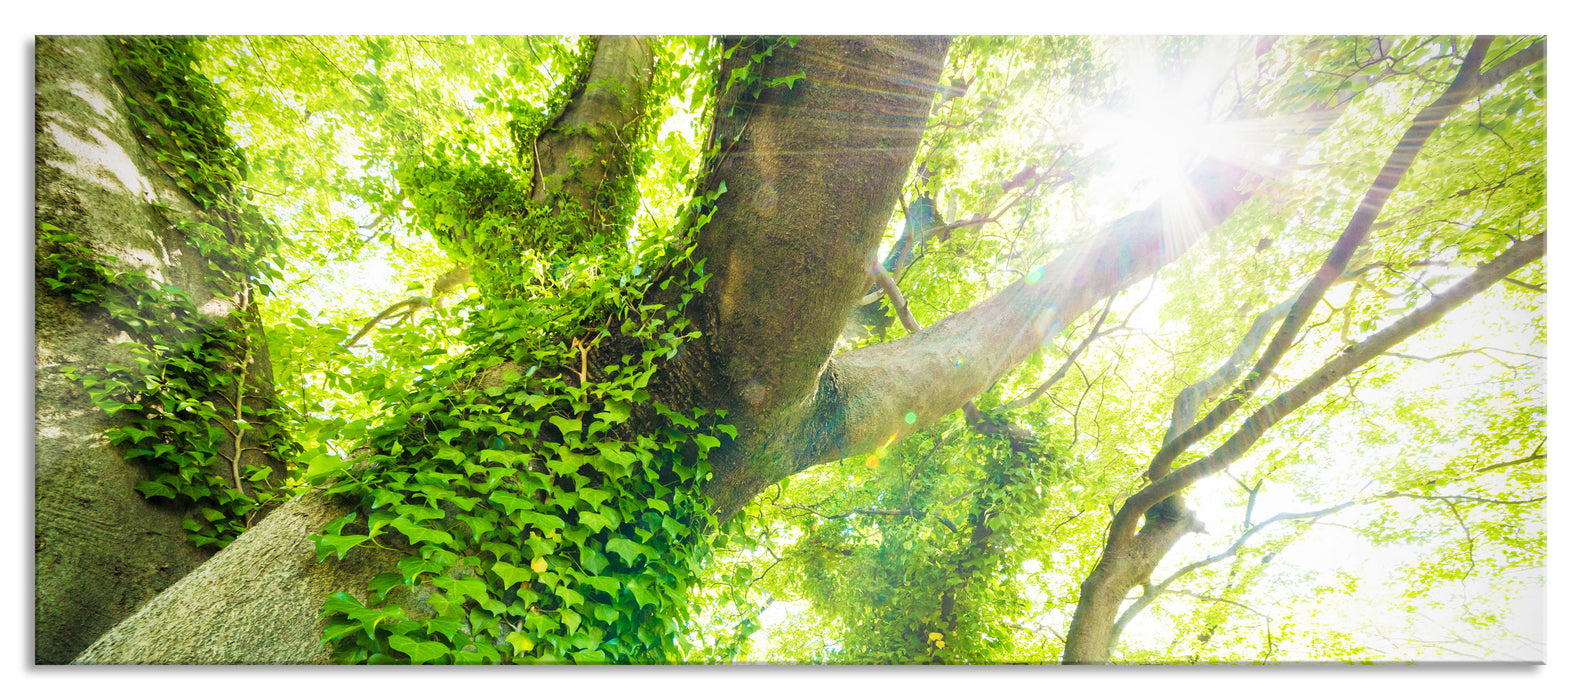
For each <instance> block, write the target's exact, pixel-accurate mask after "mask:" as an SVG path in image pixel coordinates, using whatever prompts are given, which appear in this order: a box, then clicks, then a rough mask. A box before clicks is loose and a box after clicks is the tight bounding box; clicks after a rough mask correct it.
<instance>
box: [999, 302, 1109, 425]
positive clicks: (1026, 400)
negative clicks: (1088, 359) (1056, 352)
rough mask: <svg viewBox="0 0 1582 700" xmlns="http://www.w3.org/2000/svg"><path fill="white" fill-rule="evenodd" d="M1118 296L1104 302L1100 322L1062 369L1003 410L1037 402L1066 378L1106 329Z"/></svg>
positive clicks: (1005, 406)
mask: <svg viewBox="0 0 1582 700" xmlns="http://www.w3.org/2000/svg"><path fill="white" fill-rule="evenodd" d="M1116 296H1118V295H1115V294H1111V295H1110V298H1109V300H1108V301H1106V302H1104V310H1103V311H1102V312H1100V313H1099V320H1097V321H1094V322H1093V330H1092V332H1090V333H1088V337H1087V338H1086V339H1084V340H1083V341H1082V344H1081V345H1078V346H1077V349H1075V350H1072V351H1071V353H1070V354H1068V355H1066V361H1065V362H1064V363H1063V364H1061V365H1060V369H1058V370H1055V373H1054V374H1052V375H1050V376H1049V379H1047V380H1044V383H1043V384H1040V385H1038V388H1037V389H1035V390H1033V393H1031V394H1028V395H1027V396H1024V397H1022V398H1019V399H1017V400H1015V401H1012V402H1010V403H1008V404H1005V405H1004V406H1003V407H1001V410H1010V409H1016V408H1021V407H1023V406H1026V405H1028V404H1030V403H1032V402H1034V401H1037V400H1038V398H1039V397H1040V396H1043V395H1044V392H1047V391H1049V389H1050V387H1053V386H1054V385H1055V383H1056V382H1058V381H1060V379H1061V377H1064V376H1066V371H1067V370H1069V369H1071V365H1072V364H1075V363H1076V361H1077V357H1079V356H1081V355H1082V351H1083V350H1086V349H1088V345H1089V344H1091V343H1092V342H1093V341H1094V339H1096V338H1098V337H1099V329H1100V328H1103V327H1104V319H1106V318H1109V315H1110V305H1111V304H1113V303H1115V297H1116Z"/></svg>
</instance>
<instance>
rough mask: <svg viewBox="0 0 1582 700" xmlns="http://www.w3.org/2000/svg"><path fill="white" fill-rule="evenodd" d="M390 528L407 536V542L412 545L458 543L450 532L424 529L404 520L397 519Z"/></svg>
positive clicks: (447, 544)
mask: <svg viewBox="0 0 1582 700" xmlns="http://www.w3.org/2000/svg"><path fill="white" fill-rule="evenodd" d="M390 527H393V528H395V530H396V532H399V533H401V534H403V535H406V538H407V540H408V541H410V542H411V543H412V544H420V543H423V542H433V543H434V544H437V545H441V546H449V545H452V544H455V542H456V538H454V537H451V536H450V533H448V532H445V531H443V530H435V529H434V528H430V527H423V526H422V525H418V524H417V523H414V522H411V521H408V520H406V519H404V518H396V519H395V520H392V521H390Z"/></svg>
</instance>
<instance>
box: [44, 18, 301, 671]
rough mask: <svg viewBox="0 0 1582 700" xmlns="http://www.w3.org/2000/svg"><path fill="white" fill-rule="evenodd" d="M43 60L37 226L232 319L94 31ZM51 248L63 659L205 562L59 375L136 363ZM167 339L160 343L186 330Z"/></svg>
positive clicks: (86, 402) (185, 205)
mask: <svg viewBox="0 0 1582 700" xmlns="http://www.w3.org/2000/svg"><path fill="white" fill-rule="evenodd" d="M36 59H37V64H36V70H37V76H36V77H37V82H36V97H35V121H34V138H35V151H34V154H35V155H34V171H35V175H34V177H35V180H34V185H35V216H36V217H37V222H38V223H39V224H49V225H51V226H54V227H56V228H57V229H59V230H61V231H63V232H65V233H69V234H74V235H76V236H77V237H78V243H79V244H82V245H84V246H86V247H87V248H89V249H91V250H94V251H97V252H100V253H104V254H106V255H109V256H110V257H111V258H113V259H114V261H115V262H113V263H111V264H112V265H114V266H117V267H119V268H120V269H122V270H137V271H140V272H142V273H144V274H146V275H148V276H149V277H151V278H153V279H155V280H158V281H159V282H161V283H162V284H167V285H171V286H174V287H176V288H179V289H181V290H182V291H184V292H185V293H186V294H187V295H188V296H189V297H190V298H191V299H192V301H193V303H194V304H195V305H196V306H197V307H198V309H199V313H200V314H201V315H202V316H203V317H204V318H205V319H208V320H212V321H213V322H215V323H220V322H223V319H224V318H225V317H226V316H227V315H228V314H229V313H230V312H231V311H232V310H233V306H232V304H231V300H230V299H228V298H224V297H219V298H217V297H215V296H214V294H213V293H212V291H211V289H210V287H209V285H208V283H207V282H205V279H204V276H205V274H206V272H207V270H206V266H205V261H204V259H203V258H202V257H201V256H200V255H199V254H198V252H197V251H196V250H195V249H193V248H192V247H191V246H189V245H187V243H186V241H185V239H184V237H183V236H182V234H181V233H180V232H178V231H175V230H173V229H172V227H171V224H170V219H169V218H168V217H169V215H168V214H166V213H163V212H161V211H160V210H159V209H158V208H156V207H157V206H164V207H169V208H170V209H172V210H174V212H176V215H179V216H192V215H194V214H196V211H197V208H196V205H194V203H193V202H192V201H191V200H190V199H189V198H188V197H187V196H186V195H185V194H184V193H183V192H182V191H181V190H180V189H178V188H177V187H176V185H175V183H174V182H172V181H171V180H170V179H169V178H168V177H166V176H165V175H163V174H162V173H161V172H160V170H159V168H158V166H157V165H156V164H155V162H154V161H153V159H152V156H151V155H150V151H149V150H148V147H147V146H146V144H145V143H143V142H142V141H141V140H140V139H139V138H138V137H137V136H136V135H135V134H134V132H133V131H132V128H131V124H130V122H129V121H128V119H127V117H126V116H125V115H126V112H125V107H124V100H125V95H124V94H123V92H122V90H121V88H120V86H119V85H118V84H117V83H116V81H115V80H114V79H113V77H112V76H111V72H110V71H111V69H112V67H113V65H114V58H113V54H112V51H111V48H110V46H109V45H108V44H107V43H106V41H105V40H104V39H103V38H98V37H41V38H39V40H38V44H37V47H36ZM57 252H60V251H59V250H57V249H56V248H55V247H54V246H53V245H51V244H47V243H40V244H39V246H38V249H37V258H36V259H37V261H38V266H39V267H38V269H37V270H36V272H35V279H36V281H35V286H34V319H35V326H34V335H35V341H36V345H35V352H34V363H35V364H34V372H35V379H36V383H35V390H34V391H35V393H34V402H35V431H36V432H35V444H34V458H35V474H34V489H35V493H34V504H35V510H34V515H35V521H34V552H35V557H34V566H35V570H34V594H35V595H34V605H35V607H34V615H35V625H34V660H35V662H37V663H65V662H67V661H70V660H71V659H72V657H74V656H76V655H77V653H78V652H80V651H81V650H82V649H83V648H84V647H86V646H87V645H88V644H89V643H90V642H92V641H93V640H94V639H96V638H98V637H99V635H101V634H103V633H104V631H105V630H107V629H109V628H110V627H111V626H112V625H114V624H115V623H116V622H118V621H119V620H121V619H123V618H125V617H126V616H127V615H129V614H131V613H132V612H133V611H134V610H136V609H137V607H138V606H139V605H142V604H143V603H144V602H145V601H147V600H148V598H149V597H151V596H153V595H154V594H155V593H158V592H159V591H160V590H162V589H164V588H165V587H167V586H169V585H171V584H172V583H175V582H176V581H177V580H179V579H180V578H181V577H183V576H185V575H186V574H187V573H188V572H190V571H192V570H193V569H194V568H195V567H197V566H198V565H199V564H201V563H203V561H204V560H205V559H207V558H208V554H207V553H205V552H203V551H200V550H199V549H198V548H196V547H194V546H192V545H191V544H189V543H188V540H187V536H186V534H187V533H186V531H184V530H183V529H182V527H181V523H182V520H183V519H184V518H186V517H188V516H189V515H190V514H189V513H186V512H184V511H183V510H182V509H180V508H175V507H168V506H160V505H155V504H153V503H151V502H149V501H148V500H146V499H145V498H144V497H143V495H142V494H140V493H138V492H137V491H136V490H134V489H133V486H134V485H135V484H137V483H138V482H140V481H144V480H147V479H148V478H149V474H148V473H147V471H146V470H145V469H143V468H141V467H139V466H136V465H134V464H131V463H129V462H127V461H125V460H124V459H123V458H122V457H121V450H120V449H116V448H112V447H111V446H110V445H109V444H108V442H107V440H106V438H105V437H104V433H105V431H106V430H108V429H110V428H111V427H113V426H115V425H117V424H119V422H120V421H118V420H117V419H113V418H110V417H109V416H107V415H106V414H105V413H104V411H102V410H100V409H99V408H98V407H96V406H95V405H94V404H93V402H92V401H91V400H90V398H89V396H88V394H87V392H86V391H84V390H83V388H82V386H81V385H80V384H79V383H78V382H76V381H73V380H71V379H69V378H67V377H66V376H64V375H63V374H62V372H61V369H60V368H61V367H62V366H72V367H77V368H82V369H85V370H88V371H94V370H96V369H99V368H103V367H105V366H106V365H108V364H111V363H125V364H131V363H130V362H129V361H128V359H129V358H128V355H127V353H126V351H124V350H122V349H120V348H118V347H116V344H117V343H119V342H123V341H126V340H129V337H128V336H127V333H126V332H125V329H123V328H120V327H118V326H117V325H116V324H115V323H114V322H113V321H112V320H111V318H110V317H109V315H108V314H107V313H106V312H105V311H104V310H103V309H102V308H100V307H98V306H96V305H92V304H85V303H82V302H79V301H76V300H73V299H72V298H71V297H70V296H69V293H70V292H71V291H72V290H69V289H66V290H59V291H57V290H53V289H51V288H50V287H49V286H48V285H46V284H44V283H43V282H42V281H37V280H42V279H43V278H44V277H46V276H47V275H48V274H51V273H53V272H54V270H53V269H47V268H51V265H50V264H48V263H47V262H46V258H47V256H48V255H50V254H52V253H57ZM152 332H153V333H156V334H158V333H162V332H164V329H153V331H152ZM174 336H175V334H174V332H173V331H172V332H170V333H168V334H167V335H166V336H165V337H164V338H163V339H164V340H169V341H177V340H179V339H180V338H178V337H174ZM268 366H269V363H268V358H267V353H262V352H261V353H258V354H257V356H255V362H254V363H253V365H252V367H251V370H252V371H253V372H254V374H255V376H257V378H258V380H259V381H261V382H262V383H264V384H267V381H268V380H267V376H261V375H262V374H263V373H266V372H267V368H268ZM254 454H255V453H253V452H248V453H247V456H248V457H249V458H251V457H253V455H254ZM228 474H229V470H228V469H227V475H228ZM227 478H229V477H228V476H227Z"/></svg>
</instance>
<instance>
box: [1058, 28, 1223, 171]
mask: <svg viewBox="0 0 1582 700" xmlns="http://www.w3.org/2000/svg"><path fill="white" fill-rule="evenodd" d="M1233 54H1234V48H1233V47H1228V46H1222V45H1220V44H1217V43H1210V44H1209V45H1207V46H1206V47H1205V48H1204V50H1203V51H1202V52H1201V53H1200V54H1199V56H1198V57H1197V58H1196V59H1195V60H1194V61H1193V62H1192V63H1191V64H1190V65H1189V66H1187V67H1185V68H1184V69H1179V70H1174V71H1169V72H1166V71H1162V70H1161V67H1160V65H1159V64H1158V62H1157V60H1156V56H1157V55H1158V54H1157V52H1155V51H1153V50H1146V49H1145V48H1144V47H1141V46H1138V45H1136V44H1133V45H1130V46H1126V47H1123V48H1122V50H1121V61H1120V65H1119V66H1118V68H1119V71H1118V77H1119V79H1120V81H1121V84H1122V86H1123V88H1122V92H1121V96H1120V98H1119V99H1117V100H1116V101H1115V102H1113V103H1112V105H1113V106H1111V107H1107V108H1104V109H1101V110H1099V111H1098V112H1096V113H1095V114H1093V115H1092V116H1091V117H1090V118H1089V119H1088V120H1087V121H1086V124H1085V127H1084V129H1083V132H1082V133H1083V141H1084V142H1085V144H1086V145H1087V146H1088V147H1089V148H1090V149H1092V150H1093V151H1095V152H1100V153H1103V154H1104V159H1105V160H1106V161H1108V162H1109V163H1110V164H1111V171H1110V176H1109V177H1111V178H1112V179H1113V181H1114V184H1115V186H1117V187H1122V188H1141V189H1142V190H1143V192H1144V193H1145V196H1147V197H1149V198H1157V197H1161V196H1170V195H1180V194H1183V193H1184V189H1185V184H1186V183H1185V177H1186V175H1187V173H1188V172H1189V171H1190V170H1191V168H1192V167H1193V165H1194V164H1195V163H1196V162H1197V161H1198V160H1199V159H1200V158H1202V157H1203V156H1205V155H1213V156H1220V157H1223V156H1224V155H1226V154H1229V153H1231V152H1233V151H1236V150H1237V144H1236V143H1235V139H1234V138H1233V137H1232V130H1231V129H1230V128H1228V126H1227V125H1226V124H1224V123H1221V122H1216V121H1215V119H1214V110H1213V105H1214V97H1215V94H1216V92H1217V91H1218V90H1217V89H1218V88H1219V87H1220V86H1221V82H1222V79H1223V77H1224V76H1225V74H1226V71H1227V69H1228V68H1229V64H1230V60H1231V58H1230V57H1231V56H1232V55H1233Z"/></svg>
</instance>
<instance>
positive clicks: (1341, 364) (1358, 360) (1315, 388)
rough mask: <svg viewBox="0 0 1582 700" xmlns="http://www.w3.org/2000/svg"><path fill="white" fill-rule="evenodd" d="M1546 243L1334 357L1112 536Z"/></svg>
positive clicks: (1515, 249) (1141, 497)
mask: <svg viewBox="0 0 1582 700" xmlns="http://www.w3.org/2000/svg"><path fill="white" fill-rule="evenodd" d="M1546 240H1547V234H1544V233H1540V234H1538V235H1536V236H1533V237H1532V238H1528V239H1526V240H1522V241H1518V242H1517V243H1516V244H1514V245H1512V246H1511V247H1510V248H1507V249H1506V250H1505V252H1503V253H1500V254H1499V255H1498V256H1495V258H1494V259H1492V260H1490V261H1488V262H1486V263H1484V264H1482V265H1479V266H1478V268H1477V270H1475V271H1474V272H1473V273H1472V274H1470V275H1467V276H1466V277H1465V278H1462V279H1461V281H1459V282H1457V283H1456V284H1455V285H1453V286H1452V287H1451V288H1450V289H1447V290H1445V291H1444V292H1443V293H1442V294H1440V295H1438V296H1437V297H1435V298H1434V299H1433V300H1432V301H1430V302H1429V303H1427V304H1425V305H1423V306H1420V307H1418V308H1417V309H1416V310H1414V311H1412V312H1411V313H1409V314H1407V315H1406V316H1404V317H1402V318H1401V319H1399V320H1397V321H1396V322H1395V323H1392V324H1390V326H1389V327H1387V328H1385V329H1384V330H1381V331H1379V332H1378V333H1375V334H1373V335H1372V336H1369V337H1368V338H1366V339H1364V340H1363V341H1361V342H1359V343H1357V344H1356V345H1352V346H1349V347H1347V348H1345V349H1344V350H1342V351H1341V353H1340V355H1339V356H1338V357H1336V358H1334V359H1332V360H1330V361H1329V362H1326V363H1324V365H1323V366H1322V367H1320V368H1319V369H1318V371H1316V372H1314V373H1313V374H1312V375H1310V376H1308V377H1307V378H1306V379H1303V380H1302V381H1301V382H1298V383H1297V385H1296V386H1295V387H1292V388H1291V389H1290V390H1289V391H1286V392H1285V393H1283V394H1281V395H1280V396H1279V397H1277V398H1275V399H1274V400H1272V401H1270V402H1269V403H1267V404H1265V405H1264V406H1263V407H1262V408H1260V409H1259V410H1258V411H1257V412H1255V413H1253V414H1252V415H1251V416H1249V417H1248V418H1247V420H1246V421H1245V422H1244V423H1242V426H1241V428H1240V429H1238V430H1237V431H1236V432H1235V433H1234V434H1232V435H1231V437H1230V438H1229V439H1227V440H1226V441H1225V443H1224V444H1223V445H1221V446H1220V447H1219V448H1218V449H1216V450H1214V452H1213V453H1211V454H1209V455H1208V456H1207V457H1204V458H1202V459H1199V460H1197V461H1195V462H1193V463H1191V464H1188V465H1187V466H1184V467H1181V468H1180V469H1177V470H1175V471H1173V472H1170V473H1169V474H1168V475H1166V476H1165V477H1163V478H1161V479H1159V480H1157V481H1154V482H1153V483H1152V484H1149V485H1148V486H1147V487H1146V488H1144V489H1143V490H1142V491H1139V492H1138V493H1137V494H1136V495H1134V496H1132V497H1131V498H1128V499H1126V504H1125V505H1123V506H1122V507H1121V510H1120V512H1119V513H1117V514H1116V516H1115V523H1114V525H1113V526H1112V527H1111V537H1117V536H1119V537H1122V538H1124V537H1125V534H1124V533H1127V532H1130V531H1131V528H1135V527H1136V525H1137V521H1138V520H1139V519H1140V518H1141V517H1142V514H1143V511H1145V510H1147V509H1148V508H1150V507H1152V506H1153V505H1154V504H1156V503H1159V502H1160V501H1162V500H1164V499H1165V498H1166V497H1169V496H1171V495H1173V494H1177V493H1180V492H1181V491H1182V490H1183V489H1185V488H1186V487H1188V486H1190V485H1192V484H1194V483H1196V482H1197V481H1198V480H1200V479H1202V478H1203V477H1206V476H1208V475H1210V474H1214V473H1217V472H1219V471H1220V470H1222V469H1224V468H1225V467H1227V466H1229V465H1230V464H1231V462H1233V461H1234V460H1235V459H1237V458H1238V457H1240V456H1241V455H1243V454H1245V453H1246V451H1247V450H1248V449H1251V447H1252V446H1253V444H1255V443H1256V442H1257V441H1258V438H1259V437H1261V436H1262V435H1263V433H1264V432H1266V431H1268V429H1269V428H1270V427H1272V426H1273V425H1274V424H1275V423H1277V422H1279V421H1280V420H1281V419H1283V418H1285V417H1286V416H1288V415H1290V414H1291V413H1292V412H1294V411H1295V410H1296V409H1298V408H1301V407H1302V406H1303V405H1305V404H1306V403H1307V402H1308V401H1310V400H1312V399H1313V397H1315V396H1317V395H1318V394H1319V393H1321V392H1322V391H1324V390H1325V389H1327V388H1329V387H1330V386H1332V385H1334V384H1335V382H1337V381H1340V379H1341V378H1342V377H1345V376H1346V375H1347V374H1350V373H1351V372H1352V371H1353V370H1355V369H1357V368H1358V367H1361V366H1362V365H1364V364H1367V363H1368V362H1369V361H1371V360H1373V359H1374V358H1376V357H1378V356H1379V355H1381V354H1383V353H1384V352H1385V351H1386V350H1388V349H1390V348H1391V347H1394V346H1395V345H1396V344H1398V343H1400V342H1401V341H1403V340H1405V339H1406V338H1408V337H1410V336H1411V335H1412V334H1414V333H1416V332H1417V331H1420V330H1422V329H1424V328H1426V327H1428V326H1430V325H1432V324H1433V323H1434V322H1436V321H1438V320H1439V319H1441V318H1443V317H1444V315H1445V314H1446V313H1449V312H1450V310H1451V309H1454V308H1456V307H1457V306H1460V305H1461V304H1463V303H1465V302H1466V301H1467V300H1469V299H1471V298H1472V297H1473V296H1475V295H1477V294H1478V293H1479V292H1482V291H1483V290H1485V289H1488V288H1489V287H1490V286H1492V285H1494V284H1495V283H1497V282H1498V281H1499V280H1500V279H1501V278H1502V277H1504V276H1506V275H1509V274H1510V273H1512V272H1514V271H1516V270H1517V269H1520V268H1521V267H1522V266H1523V265H1526V264H1527V263H1530V262H1532V261H1533V260H1536V259H1538V257H1539V256H1541V255H1542V254H1543V251H1544V244H1545V242H1546Z"/></svg>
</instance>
